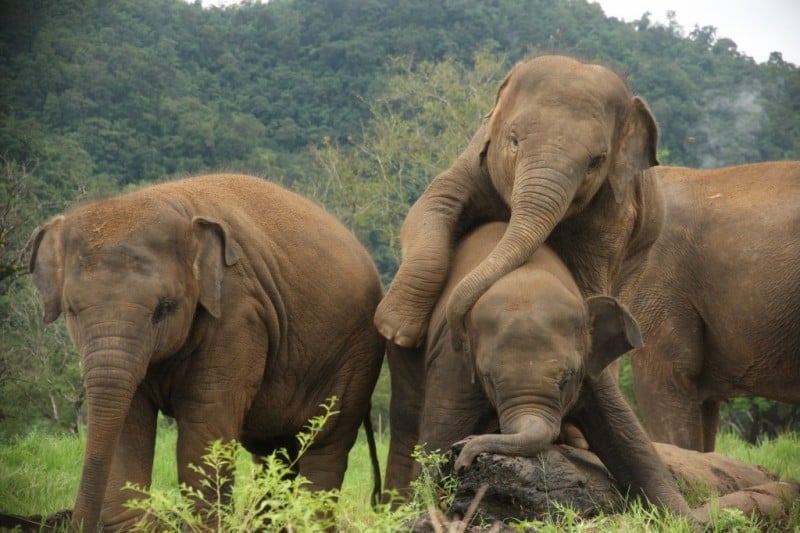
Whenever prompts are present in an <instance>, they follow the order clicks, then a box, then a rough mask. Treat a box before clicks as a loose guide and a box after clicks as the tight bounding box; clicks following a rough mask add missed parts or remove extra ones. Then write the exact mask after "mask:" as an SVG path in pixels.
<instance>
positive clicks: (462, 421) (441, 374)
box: [412, 339, 499, 479]
mask: <svg viewBox="0 0 800 533" xmlns="http://www.w3.org/2000/svg"><path fill="white" fill-rule="evenodd" d="M444 342H449V340H448V339H444ZM459 357H460V356H459ZM445 358H446V356H445V355H442V356H441V357H440V358H439V359H437V360H436V362H435V364H434V365H433V366H432V367H431V368H430V369H429V370H428V375H427V376H426V379H427V382H426V391H425V402H424V405H423V408H422V417H421V419H420V434H419V442H420V444H421V445H422V446H423V447H424V450H425V451H426V452H429V453H430V452H434V451H437V450H438V451H440V452H442V453H448V452H449V451H450V449H451V448H452V446H453V444H455V443H456V442H459V441H461V440H463V439H465V438H467V437H469V436H470V435H475V434H482V433H491V432H495V431H497V430H498V429H499V423H498V422H497V414H496V411H495V409H494V407H493V406H492V404H491V403H489V400H488V399H487V398H486V395H485V394H484V392H483V389H482V388H481V386H480V385H479V384H478V383H472V382H471V381H472V380H471V376H470V373H471V370H469V369H467V368H466V367H465V366H464V365H463V364H447V361H446V359H445ZM440 362H441V363H443V364H438V363H440ZM451 363H452V362H451ZM420 470H421V465H420V464H419V463H414V469H413V471H412V479H415V478H417V477H418V476H419V474H420Z"/></svg>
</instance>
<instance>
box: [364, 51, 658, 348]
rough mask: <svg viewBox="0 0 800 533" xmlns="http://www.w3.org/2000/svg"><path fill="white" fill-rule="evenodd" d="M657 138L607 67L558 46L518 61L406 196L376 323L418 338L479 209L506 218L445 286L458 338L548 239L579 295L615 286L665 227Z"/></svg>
mask: <svg viewBox="0 0 800 533" xmlns="http://www.w3.org/2000/svg"><path fill="white" fill-rule="evenodd" d="M657 142H658V131H657V127H656V123H655V120H654V119H653V116H652V115H651V113H650V111H649V110H648V108H647V106H646V104H645V103H644V101H643V100H641V99H640V98H638V97H636V96H634V95H633V94H632V93H631V90H630V88H629V87H628V85H627V84H626V82H625V81H624V80H623V79H622V78H620V77H619V76H618V75H616V74H615V73H613V72H612V71H611V70H609V69H607V68H605V67H602V66H599V65H594V64H587V63H582V62H581V61H578V60H576V59H571V58H567V57H561V56H540V57H535V58H533V59H530V60H527V61H524V62H522V63H519V64H518V65H516V66H515V67H514V68H513V69H512V70H511V71H510V72H509V74H508V76H507V77H506V79H505V80H504V81H503V82H502V84H501V85H500V88H499V90H498V92H497V97H496V101H495V104H494V107H493V109H492V110H491V113H490V114H489V116H488V118H487V120H486V121H484V123H483V124H482V125H481V127H480V128H479V129H478V131H477V132H476V133H475V135H474V136H473V138H472V140H471V141H470V143H469V145H468V146H467V148H466V149H465V150H464V152H462V153H461V155H460V156H459V157H458V158H457V159H456V161H455V162H454V163H453V165H452V166H451V167H450V168H448V169H447V170H445V171H444V172H442V173H441V174H439V175H438V176H437V177H436V178H435V179H434V180H433V181H432V182H431V183H430V184H429V186H428V188H427V189H426V190H425V192H424V193H423V194H422V196H420V198H419V199H418V200H417V202H416V203H415V204H414V205H413V206H412V207H411V209H410V211H409V213H408V216H407V217H406V220H405V222H404V224H403V227H402V233H401V240H402V252H403V261H402V264H401V265H400V269H399V271H398V273H397V275H396V277H395V279H394V281H393V282H392V285H391V287H390V289H389V291H388V292H387V294H386V296H385V297H384V299H383V300H382V301H381V303H380V305H379V306H378V310H377V312H376V315H375V324H376V326H377V327H378V330H379V331H380V332H381V334H383V335H384V336H385V337H386V338H387V339H389V340H391V341H392V342H394V343H395V344H397V345H399V346H402V347H414V346H416V345H418V344H419V343H420V342H421V341H423V340H424V333H425V328H426V327H427V324H428V317H429V316H430V313H431V310H432V309H433V306H434V304H435V303H436V301H437V299H438V297H439V294H440V293H441V289H442V287H443V285H444V280H445V277H446V275H447V271H448V266H449V264H450V258H451V250H452V247H453V244H454V242H455V241H456V240H457V239H458V237H459V236H460V235H463V234H464V233H465V232H466V231H467V230H468V229H469V228H471V227H473V226H474V225H476V224H477V223H478V222H480V221H486V220H508V219H509V217H510V220H509V225H508V230H507V232H506V233H505V234H504V236H503V239H502V240H501V241H500V242H499V243H498V244H497V247H496V248H495V249H494V250H493V251H492V253H491V254H490V255H489V256H488V257H487V258H486V259H485V260H484V261H483V262H481V263H480V265H478V266H477V267H476V268H475V270H474V271H472V272H470V273H469V275H468V276H465V277H464V279H463V280H462V281H461V283H460V284H459V285H458V287H456V288H455V289H454V290H453V293H452V295H451V296H450V301H449V303H448V309H447V315H448V320H449V321H450V324H451V327H452V328H453V336H454V341H455V342H457V343H458V342H463V341H465V340H467V339H466V336H465V322H464V318H465V316H466V313H467V312H468V311H469V309H470V308H471V307H472V305H473V304H474V303H475V301H476V300H477V299H478V298H479V297H480V295H481V294H483V292H485V291H486V290H487V289H488V288H489V287H490V286H491V285H492V284H493V283H494V282H495V281H497V280H498V279H499V278H501V277H502V276H503V275H505V274H507V273H508V272H510V271H511V270H513V269H514V268H516V267H518V266H519V265H521V264H522V263H523V262H524V261H525V260H527V259H528V258H529V257H530V256H531V255H532V254H533V252H534V251H535V250H536V249H537V248H538V247H539V246H540V245H541V244H542V243H543V242H545V240H547V242H548V244H549V245H550V246H551V247H552V248H553V249H554V250H555V251H556V253H557V254H558V255H559V256H560V257H561V258H562V259H563V260H564V262H565V263H566V264H567V267H568V268H569V269H570V271H571V272H572V273H573V275H574V276H575V279H576V281H577V283H578V287H579V288H580V290H581V292H582V294H583V295H584V297H587V296H592V295H597V294H613V292H612V290H613V289H614V287H615V285H616V283H617V282H618V281H619V279H621V278H622V277H624V275H625V273H624V272H622V270H623V268H624V269H626V270H627V269H628V268H629V265H633V264H635V263H636V262H639V261H641V260H642V258H643V257H644V255H645V254H646V251H647V249H648V247H649V246H650V244H651V243H652V241H653V240H654V239H655V237H656V236H657V235H658V232H659V231H660V227H661V220H662V216H661V206H660V202H661V198H660V192H659V191H658V189H657V187H656V186H655V184H654V183H653V182H652V181H651V180H648V179H647V178H646V177H645V176H644V174H643V172H642V171H644V170H645V169H647V168H650V167H651V166H653V165H656V164H658V161H657V158H656V147H657ZM623 261H627V262H628V265H623ZM466 348H467V349H468V348H469V347H468V346H467V347H466Z"/></svg>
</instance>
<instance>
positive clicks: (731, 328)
mask: <svg viewBox="0 0 800 533" xmlns="http://www.w3.org/2000/svg"><path fill="white" fill-rule="evenodd" d="M649 172H650V173H652V174H653V175H654V176H657V178H658V180H659V184H660V187H661V189H662V190H663V192H664V198H665V211H666V215H665V217H666V223H665V225H664V229H663V232H662V233H661V235H660V236H659V237H658V239H657V240H656V242H655V244H653V246H652V248H651V252H650V257H649V258H648V260H647V261H646V262H645V263H644V264H643V265H641V268H638V269H637V270H636V272H635V275H634V276H632V279H636V280H638V282H637V283H634V284H631V285H628V286H626V287H624V291H623V293H622V294H621V297H622V298H623V301H624V302H626V303H627V304H628V305H629V306H630V309H631V311H632V312H633V313H634V314H635V316H636V317H637V319H638V320H639V323H640V324H641V326H642V333H643V336H644V339H645V347H644V348H642V349H641V350H639V351H638V352H637V353H636V354H635V356H634V357H633V359H632V363H633V365H632V366H633V384H634V391H635V393H636V400H637V402H638V404H639V407H640V409H641V412H642V418H643V420H644V423H645V426H646V427H647V430H648V432H649V433H650V435H651V437H652V438H653V440H656V441H661V442H669V443H672V444H676V445H678V446H681V447H683V448H690V449H694V450H698V451H713V450H714V444H715V441H716V433H717V426H718V423H719V404H720V402H721V401H724V400H726V399H728V398H730V397H733V396H748V395H749V396H764V397H767V398H772V399H774V400H779V401H783V402H791V403H800V387H798V383H800V328H798V325H800V161H773V162H766V163H756V164H748V165H739V166H733V167H724V168H718V169H689V168H680V167H657V168H654V169H652V170H651V171H649Z"/></svg>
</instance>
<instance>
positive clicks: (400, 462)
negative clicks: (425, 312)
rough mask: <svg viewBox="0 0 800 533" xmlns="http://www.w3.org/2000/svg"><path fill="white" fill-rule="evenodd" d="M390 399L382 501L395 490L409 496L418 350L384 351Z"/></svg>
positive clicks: (421, 378)
mask: <svg viewBox="0 0 800 533" xmlns="http://www.w3.org/2000/svg"><path fill="white" fill-rule="evenodd" d="M387 361H388V363H389V377H390V380H391V392H392V395H391V398H390V401H389V428H390V440H389V454H388V456H387V461H386V476H385V480H384V490H385V491H386V492H387V494H385V495H384V498H383V499H384V501H385V502H388V500H389V498H390V496H391V495H390V494H388V493H390V492H392V491H397V492H398V493H399V494H398V495H399V496H401V497H403V498H405V497H408V496H409V494H408V492H409V484H410V482H411V473H412V471H413V469H414V459H413V458H412V457H411V453H412V452H413V451H414V446H415V445H416V444H417V443H418V442H419V421H420V416H421V414H422V401H423V394H424V387H425V354H424V351H423V349H421V348H402V347H400V346H397V345H395V344H391V343H390V344H389V346H388V349H387Z"/></svg>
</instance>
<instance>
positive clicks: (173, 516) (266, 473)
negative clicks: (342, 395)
mask: <svg viewBox="0 0 800 533" xmlns="http://www.w3.org/2000/svg"><path fill="white" fill-rule="evenodd" d="M335 403H336V398H335V397H332V398H330V399H329V400H328V402H327V403H325V404H322V406H321V407H322V408H323V411H324V412H323V413H322V414H321V415H318V416H316V417H313V418H311V419H310V420H309V422H308V424H307V425H306V428H305V431H303V432H301V433H300V434H298V436H297V440H298V442H299V445H300V446H299V451H298V453H297V455H296V456H294V457H292V456H290V454H289V453H288V452H287V451H286V450H285V449H280V450H277V451H276V452H274V453H272V454H270V455H268V456H266V457H263V458H262V462H261V464H259V465H255V464H254V465H253V467H252V469H251V475H250V476H248V477H246V478H245V479H240V480H239V481H238V482H237V485H236V487H237V490H236V491H235V493H234V496H233V497H231V496H230V492H229V491H228V487H229V486H230V484H231V483H232V482H233V477H232V474H231V472H233V471H234V470H235V464H236V461H237V455H238V453H239V451H240V445H239V443H238V442H236V441H230V442H227V443H223V442H221V441H215V442H213V443H212V444H211V445H210V446H209V449H208V453H207V454H206V455H205V456H204V457H203V464H202V465H189V468H191V469H192V470H194V471H195V472H197V473H198V474H199V475H200V477H201V485H202V486H203V488H204V489H206V491H205V492H206V493H210V494H213V497H212V499H211V500H210V501H209V500H208V499H206V498H205V497H204V492H203V491H202V490H200V489H193V488H190V487H187V486H186V485H185V484H181V487H180V490H177V491H176V490H147V489H145V488H143V487H140V486H136V485H130V484H129V485H127V487H126V488H129V489H133V490H135V491H136V492H138V493H139V494H141V495H143V496H145V498H141V499H132V500H129V501H128V503H127V506H128V507H129V508H130V509H137V510H140V511H142V512H143V513H144V515H145V519H144V520H142V521H140V522H139V523H138V524H137V525H136V526H135V527H134V530H135V531H180V530H183V531H203V530H206V529H208V528H209V527H210V528H212V529H213V530H215V531H261V530H272V529H280V530H284V531H326V530H329V529H331V528H333V527H334V526H335V519H334V515H333V510H334V508H335V507H336V501H337V497H338V491H314V492H312V491H309V490H307V488H306V485H308V484H309V483H310V482H309V481H308V479H306V478H305V477H303V476H301V475H299V474H295V468H296V466H297V464H298V461H299V460H300V458H301V457H302V456H303V454H304V453H305V452H306V451H307V450H308V449H309V448H310V446H311V444H312V443H313V442H314V439H315V438H316V436H317V435H319V433H320V431H321V430H322V427H323V426H324V425H325V423H326V422H327V420H328V419H329V418H330V417H331V416H334V415H336V414H338V411H334V410H333V406H334V405H335ZM197 502H202V504H197Z"/></svg>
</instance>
